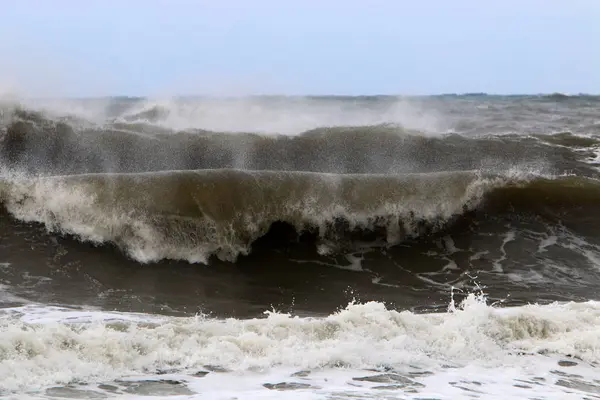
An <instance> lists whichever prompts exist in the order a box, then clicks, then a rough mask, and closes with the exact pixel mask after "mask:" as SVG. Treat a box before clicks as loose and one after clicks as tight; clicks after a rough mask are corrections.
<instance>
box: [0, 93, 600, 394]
mask: <svg viewBox="0 0 600 400" xmlns="http://www.w3.org/2000/svg"><path fill="white" fill-rule="evenodd" d="M599 167H600V97H594V96H586V95H578V96H567V95H562V94H554V95H544V96H542V95H540V96H489V95H485V94H468V95H444V96H432V97H413V98H406V97H383V96H382V97H377V96H374V97H333V96H332V97H249V98H222V99H215V98H177V99H167V100H154V99H144V98H101V99H66V100H65V99H37V100H31V99H18V98H3V99H1V100H0V201H1V202H2V208H1V211H0V212H1V214H0V225H1V228H0V396H1V397H2V398H7V399H66V398H69V399H73V398H76V399H101V398H107V399H112V398H115V399H142V398H149V399H150V398H152V399H154V398H167V399H223V400H225V399H228V400H230V399H302V400H304V399H330V400H334V399H335V400H342V399H421V400H423V399H440V400H441V399H472V398H481V399H523V398H526V399H600V291H599V290H598V289H599V288H600V228H599V226H600V207H599V206H600V170H599Z"/></svg>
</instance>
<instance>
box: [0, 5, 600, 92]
mask: <svg viewBox="0 0 600 400" xmlns="http://www.w3.org/2000/svg"><path fill="white" fill-rule="evenodd" d="M0 15H1V19H0V74H1V77H0V91H1V90H2V89H3V85H4V87H5V88H12V89H14V90H19V91H22V92H26V93H27V94H31V95H61V96H62V95H74V96H96V95H120V94H122V95H171V94H206V93H208V94H250V93H251V94H260V93H281V94H380V93H381V94H430V93H447V92H495V93H539V92H570V93H573V92H586V93H600V0H498V1H495V0H494V1H492V0H453V1H450V0H411V1H404V0H360V1H359V0H320V1H317V0H287V1H285V0H279V1H277V0H237V1H234V0H212V1H204V0H195V1H194V0H187V1H186V0H71V1H68V0H37V1H36V0H16V1H9V0H4V1H0ZM5 90H6V89H5Z"/></svg>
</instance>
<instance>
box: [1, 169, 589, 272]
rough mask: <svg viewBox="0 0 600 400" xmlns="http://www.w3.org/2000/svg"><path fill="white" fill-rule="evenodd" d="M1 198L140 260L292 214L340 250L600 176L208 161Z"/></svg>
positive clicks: (534, 203) (33, 217)
mask: <svg viewBox="0 0 600 400" xmlns="http://www.w3.org/2000/svg"><path fill="white" fill-rule="evenodd" d="M2 198H3V201H4V205H5V207H6V209H7V210H8V211H9V212H10V213H11V214H12V215H13V216H16V217H17V218H19V219H21V220H24V221H35V222H41V223H44V224H45V226H46V227H47V228H48V229H49V230H51V231H57V232H60V233H66V234H73V235H77V236H78V237H80V238H82V239H84V240H89V241H92V242H97V243H103V242H111V243H115V244H117V245H118V246H120V247H121V248H122V249H123V250H125V252H126V253H127V254H128V255H129V256H131V257H133V258H134V259H135V260H137V261H140V262H150V261H158V260H160V259H163V258H170V259H181V260H187V261H189V262H202V263H207V262H208V260H209V258H210V256H212V255H215V256H217V257H218V258H220V259H222V260H227V261H235V260H236V259H237V257H238V256H239V255H240V254H242V255H247V254H249V252H250V250H251V247H252V244H253V242H255V241H256V240H258V239H260V238H261V237H263V236H264V235H266V234H267V233H268V231H269V229H271V228H272V227H273V226H274V225H276V224H278V223H283V224H285V225H286V226H289V228H290V231H289V232H288V237H287V239H288V240H289V241H290V242H292V241H297V240H299V239H300V238H302V237H304V239H306V238H307V237H312V240H313V241H314V242H316V244H317V245H318V246H319V245H321V246H322V247H321V251H324V249H325V248H327V247H328V248H329V249H330V251H335V250H340V246H341V247H342V248H343V247H344V246H349V245H352V243H353V241H356V240H358V239H362V240H371V241H373V242H375V241H377V240H378V239H379V240H383V241H384V242H385V243H386V244H387V245H394V244H398V243H400V242H402V241H403V240H405V239H406V238H414V237H419V236H422V235H427V234H431V233H433V232H436V231H440V230H442V229H444V228H446V227H447V225H448V224H449V223H450V222H453V223H456V220H457V219H460V218H461V217H467V216H468V213H469V212H472V211H474V210H475V209H476V208H477V207H478V206H479V205H480V204H481V203H482V202H483V203H484V205H483V207H482V208H481V210H479V211H484V212H486V211H487V212H492V213H497V212H501V211H502V210H504V211H506V210H507V209H508V208H512V209H513V210H514V212H530V213H535V214H538V215H539V214H541V213H542V212H546V213H551V214H556V213H561V212H562V213H564V212H568V213H569V212H571V211H572V210H576V209H579V210H580V209H581V208H583V207H585V208H589V209H593V207H594V206H595V204H597V202H598V201H599V200H600V182H597V181H595V180H591V179H589V178H557V179H541V178H534V179H533V180H531V181H527V180H519V179H514V178H513V179H511V178H510V177H502V176H482V175H481V174H480V173H477V172H468V171H464V172H445V173H430V174H424V173H423V174H403V175H349V174H345V175H333V174H315V173H306V172H281V171H261V172H249V171H242V170H202V171H172V172H164V173H145V174H102V175H99V174H88V175H71V176H61V177H51V178H37V179H34V180H31V179H27V180H15V181H6V182H5V183H4V186H3V192H2ZM548 199H549V200H548ZM540 203H541V204H540ZM540 205H541V206H542V207H543V208H538V207H540ZM572 218H576V216H575V215H573V216H572ZM565 222H567V223H568V222H569V221H568V220H567V221H565ZM323 246H324V247H323Z"/></svg>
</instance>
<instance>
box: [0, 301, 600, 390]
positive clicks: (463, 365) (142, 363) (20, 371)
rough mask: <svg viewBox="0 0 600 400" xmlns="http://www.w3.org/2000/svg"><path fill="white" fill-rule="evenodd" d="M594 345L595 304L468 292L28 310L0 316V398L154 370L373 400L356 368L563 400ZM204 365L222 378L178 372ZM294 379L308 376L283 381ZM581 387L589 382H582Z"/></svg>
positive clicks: (599, 309)
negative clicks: (170, 313)
mask: <svg viewBox="0 0 600 400" xmlns="http://www.w3.org/2000/svg"><path fill="white" fill-rule="evenodd" d="M599 338H600V303H597V302H586V303H568V304H551V305H546V306H539V305H531V306H526V307H520V308H513V309H495V308H493V307H490V306H487V305H486V304H484V302H483V301H482V299H481V298H477V297H476V296H473V295H471V296H469V298H468V299H467V300H466V301H465V303H464V305H463V307H462V308H458V309H457V310H456V311H454V312H449V313H446V314H429V315H418V314H413V313H411V312H406V311H405V312H397V311H394V310H389V309H387V308H386V307H385V306H384V305H383V304H381V303H376V302H371V303H366V304H350V305H349V306H348V307H347V308H345V309H344V310H341V311H340V312H338V313H334V314H332V315H329V316H327V317H324V318H299V317H293V316H290V315H286V314H278V313H267V315H266V318H263V319H250V320H239V319H227V320H217V319H209V318H204V317H194V318H167V317H154V316H143V315H139V314H120V313H102V312H99V311H89V312H87V311H81V310H69V309H61V308H44V307H37V308H36V307H33V306H27V307H23V308H13V309H9V310H4V311H3V313H2V316H1V317H0V377H1V378H2V379H0V391H2V390H4V391H10V392H13V393H24V392H25V391H28V392H29V391H35V390H42V389H44V388H48V387H53V386H57V385H65V384H67V383H69V382H85V383H87V384H94V383H99V382H105V383H109V382H111V381H113V380H115V379H119V378H127V377H129V378H130V379H134V380H135V379H138V380H139V379H140V378H145V379H148V378H150V377H152V378H153V379H168V376H153V375H152V374H150V376H148V375H147V374H148V373H149V372H151V371H155V370H157V369H163V370H172V371H173V374H175V376H178V377H179V379H183V380H185V381H186V382H188V381H189V383H188V386H189V387H190V388H191V389H193V390H194V391H195V392H197V393H200V392H202V393H203V394H205V395H208V396H209V397H210V398H228V397H227V396H229V398H231V396H234V395H236V393H237V395H241V394H244V393H245V394H247V395H248V396H244V398H275V397H276V398H321V397H322V396H323V395H324V394H326V393H328V394H329V395H331V394H332V393H334V392H340V391H344V392H348V393H351V392H354V393H364V394H368V393H371V394H370V395H369V396H371V395H374V393H375V392H377V393H379V392H380V390H378V389H371V387H372V386H377V385H378V384H375V383H370V382H364V381H355V380H353V379H352V378H353V377H360V376H368V375H374V374H376V373H375V372H369V371H366V370H365V369H368V368H377V367H381V366H387V367H390V368H394V370H396V371H397V372H398V373H400V374H408V373H409V372H410V371H415V370H417V369H418V370H420V371H430V372H432V373H433V375H431V376H428V377H413V378H411V379H413V380H414V381H416V382H419V383H420V384H421V385H424V387H420V386H419V387H418V388H417V391H418V392H419V393H418V396H417V394H413V396H415V397H423V396H425V397H427V396H426V395H431V396H435V397H439V398H460V397H461V396H465V397H466V396H467V395H468V394H469V393H468V392H465V390H464V389H460V388H457V385H458V386H461V385H460V384H454V385H451V384H450V382H454V381H457V382H460V380H466V381H478V382H480V383H481V385H477V384H472V383H468V382H467V383H464V384H462V386H469V385H470V386H469V387H472V386H476V387H475V389H477V390H479V391H482V392H484V393H488V394H490V395H493V394H494V393H495V394H496V395H498V396H508V397H502V398H518V396H517V394H513V392H514V393H517V392H519V390H520V391H521V393H523V390H524V389H519V390H517V388H515V387H513V386H512V385H513V384H515V382H516V381H515V379H523V380H529V381H530V380H531V379H532V378H533V377H545V379H546V381H545V382H543V383H542V384H540V385H530V386H532V387H533V388H532V389H527V391H525V393H531V395H532V396H533V395H534V394H537V393H538V392H540V391H541V392H544V393H547V394H550V393H555V394H556V395H557V396H558V395H560V396H563V397H560V398H568V397H564V396H565V395H564V393H563V392H564V391H565V390H567V389H568V388H564V387H563V386H556V385H555V384H554V383H556V381H557V380H558V379H563V380H564V379H567V380H568V379H572V378H565V377H564V376H561V375H559V374H557V373H556V372H552V371H554V370H561V367H558V366H557V364H556V361H557V360H559V359H561V358H564V357H565V356H566V355H571V356H575V357H578V358H579V359H580V360H579V361H577V362H578V363H579V365H577V366H574V367H570V368H571V369H568V368H562V369H563V370H566V371H567V372H565V373H569V372H570V371H578V372H577V374H579V375H583V376H584V378H585V376H588V375H590V373H592V372H593V371H592V367H591V366H590V363H597V362H600V339H599ZM206 364H210V365H219V366H222V367H224V368H226V369H228V370H229V371H230V372H228V373H226V374H219V373H210V374H209V375H207V376H206V377H204V378H191V377H190V376H188V375H186V374H187V373H194V372H197V371H198V370H202V369H204V367H203V366H204V365H206ZM445 365H450V366H452V367H454V368H451V369H448V368H445V367H444V366H445ZM297 370H312V371H313V373H311V374H310V375H309V376H308V377H306V378H298V377H290V374H291V373H292V372H294V371H297ZM573 373H575V372H573ZM459 378H460V379H459ZM551 378H552V379H554V381H552V380H551ZM584 378H578V379H584ZM279 382H304V383H308V384H310V385H312V386H313V388H309V389H304V390H300V391H295V392H285V393H286V394H285V395H284V394H282V393H284V392H276V393H273V392H271V391H269V390H268V389H265V388H264V387H263V386H262V385H263V384H264V383H279ZM589 382H590V383H591V384H593V383H592V380H591V378H590V380H589ZM224 383H226V386H223V384H224ZM379 385H381V384H379ZM316 387H319V388H320V389H317V388H316ZM568 390H570V391H571V392H573V393H581V392H580V391H578V389H568ZM541 392H540V393H541ZM211 393H212V394H211ZM342 398H343V396H342ZM486 398H487V397H486ZM489 398H493V396H492V397H489ZM574 398H575V397H574Z"/></svg>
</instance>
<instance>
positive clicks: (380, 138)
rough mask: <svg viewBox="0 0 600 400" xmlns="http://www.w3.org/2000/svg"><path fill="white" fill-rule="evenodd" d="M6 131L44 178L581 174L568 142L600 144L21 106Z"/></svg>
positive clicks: (16, 152)
mask: <svg viewBox="0 0 600 400" xmlns="http://www.w3.org/2000/svg"><path fill="white" fill-rule="evenodd" d="M147 112H149V113H153V115H154V114H160V112H161V111H160V110H154V111H152V110H150V111H147ZM146 117H147V118H151V116H149V115H148V116H146ZM136 120H137V119H136ZM3 131H4V132H3V134H2V135H1V137H0V160H2V161H3V164H4V165H5V166H6V167H9V168H11V169H18V170H20V171H25V172H28V173H31V174H46V175H55V174H81V173H103V172H146V171H163V170H198V169H219V168H238V169H249V170H285V171H311V172H325V173H376V174H377V173H412V172H440V171H448V170H473V169H482V168H483V169H492V170H497V169H502V170H504V169H507V168H511V167H512V166H515V165H525V164H527V165H536V166H537V167H539V166H540V165H543V166H544V167H547V168H549V169H550V171H549V172H551V173H554V174H560V173H563V172H565V171H571V172H578V173H583V174H585V173H586V171H587V170H588V169H587V166H586V165H585V164H582V163H581V162H580V161H581V157H582V154H581V153H580V152H573V151H572V150H571V149H570V148H565V147H564V146H567V147H572V146H576V147H577V146H580V147H581V146H582V147H592V146H598V145H600V141H599V140H598V139H597V138H594V137H589V136H581V135H574V134H571V133H569V132H563V133H559V134H555V135H537V136H536V135H530V136H523V135H500V136H490V135H487V136H474V137H466V136H461V135H458V134H446V135H429V134H425V133H422V132H419V131H414V130H407V129H403V128H402V127H400V126H396V125H389V124H388V125H371V126H336V127H324V128H319V129H313V130H309V131H306V132H304V133H302V134H299V135H293V136H286V135H263V134H257V133H246V134H241V133H230V132H211V131H203V130H191V131H172V130H169V129H166V128H162V127H159V126H156V125H152V124H150V123H140V122H112V123H107V124H105V125H91V126H90V125H86V124H84V123H83V122H80V121H74V120H72V119H65V118H62V119H51V118H47V117H44V116H43V115H42V114H39V113H34V112H30V111H25V110H16V112H15V115H14V116H12V117H11V119H10V123H9V124H7V125H6V126H5V128H4V130H3Z"/></svg>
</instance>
